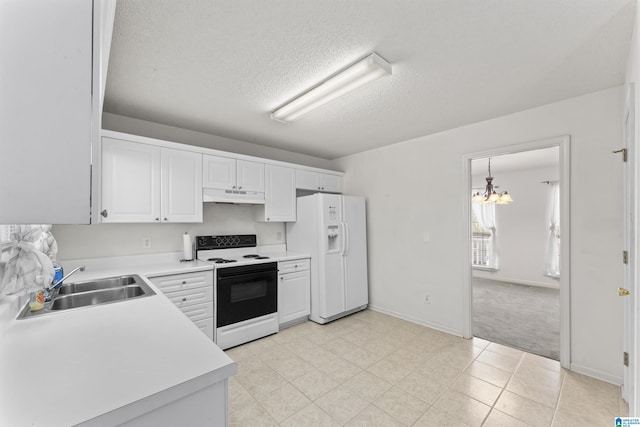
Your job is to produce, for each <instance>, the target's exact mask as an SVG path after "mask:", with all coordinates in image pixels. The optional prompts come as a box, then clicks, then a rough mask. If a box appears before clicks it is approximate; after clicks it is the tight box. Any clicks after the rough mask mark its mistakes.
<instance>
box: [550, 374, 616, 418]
mask: <svg viewBox="0 0 640 427" xmlns="http://www.w3.org/2000/svg"><path fill="white" fill-rule="evenodd" d="M619 393H620V388H619V387H616V386H614V385H612V384H609V383H605V382H603V381H599V380H596V379H594V378H590V377H586V376H584V375H580V374H577V373H574V372H570V371H568V372H567V373H566V375H565V381H564V384H563V386H562V392H561V394H560V400H559V402H558V411H561V412H563V413H567V414H574V415H580V416H582V417H585V418H597V417H599V416H600V415H601V414H603V415H606V416H608V417H610V418H611V417H615V416H618V415H619V414H618V412H619V403H618V400H619Z"/></svg>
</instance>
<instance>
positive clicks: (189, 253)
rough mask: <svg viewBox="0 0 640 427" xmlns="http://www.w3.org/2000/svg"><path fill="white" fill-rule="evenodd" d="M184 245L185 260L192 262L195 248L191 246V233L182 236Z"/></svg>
mask: <svg viewBox="0 0 640 427" xmlns="http://www.w3.org/2000/svg"><path fill="white" fill-rule="evenodd" d="M182 245H183V246H184V259H185V260H187V261H191V260H192V259H193V247H192V246H191V236H189V233H184V234H183V235H182Z"/></svg>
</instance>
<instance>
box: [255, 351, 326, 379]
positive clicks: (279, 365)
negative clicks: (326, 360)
mask: <svg viewBox="0 0 640 427" xmlns="http://www.w3.org/2000/svg"><path fill="white" fill-rule="evenodd" d="M264 362H265V363H266V364H267V365H269V366H270V367H271V368H272V369H274V370H275V371H276V372H278V373H279V374H280V375H281V376H282V377H283V378H284V379H286V380H287V381H293V380H295V379H296V378H298V377H301V376H303V375H305V374H308V373H309V372H311V371H313V370H314V368H313V366H311V364H309V363H307V362H305V361H304V360H302V359H301V358H299V357H298V356H295V355H289V356H287V357H280V358H276V359H272V360H265V361H264Z"/></svg>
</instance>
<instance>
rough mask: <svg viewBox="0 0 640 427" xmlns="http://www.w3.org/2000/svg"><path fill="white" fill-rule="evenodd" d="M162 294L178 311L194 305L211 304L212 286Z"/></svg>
mask: <svg viewBox="0 0 640 427" xmlns="http://www.w3.org/2000/svg"><path fill="white" fill-rule="evenodd" d="M164 294H165V295H166V297H167V298H169V299H170V300H171V302H173V303H174V304H175V305H176V306H178V308H180V309H182V307H185V306H189V305H194V304H205V303H208V302H211V303H213V286H206V287H204V288H195V289H185V290H182V291H175V292H165V293H164Z"/></svg>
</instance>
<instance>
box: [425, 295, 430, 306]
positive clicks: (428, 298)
mask: <svg viewBox="0 0 640 427" xmlns="http://www.w3.org/2000/svg"><path fill="white" fill-rule="evenodd" d="M424 303H425V304H431V295H425V297H424Z"/></svg>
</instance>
